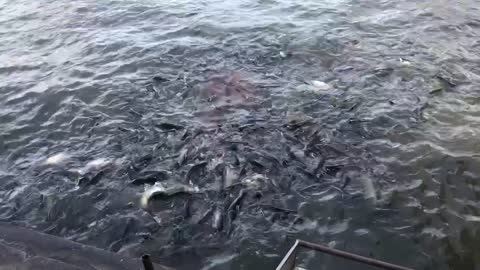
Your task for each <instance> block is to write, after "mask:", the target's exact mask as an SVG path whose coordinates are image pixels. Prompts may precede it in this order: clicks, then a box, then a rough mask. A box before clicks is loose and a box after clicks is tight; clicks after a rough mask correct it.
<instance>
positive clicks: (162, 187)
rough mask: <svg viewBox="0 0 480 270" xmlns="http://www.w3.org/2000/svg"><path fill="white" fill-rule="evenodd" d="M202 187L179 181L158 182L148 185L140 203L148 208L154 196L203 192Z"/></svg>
mask: <svg viewBox="0 0 480 270" xmlns="http://www.w3.org/2000/svg"><path fill="white" fill-rule="evenodd" d="M201 192H202V191H201V190H200V188H198V187H196V186H188V185H184V184H179V183H173V184H172V183H159V182H156V183H155V184H154V185H152V186H150V187H148V188H147V189H146V190H145V192H144V193H143V195H142V197H141V199H140V205H141V207H142V208H144V209H147V208H148V206H149V204H150V200H152V199H153V198H154V197H171V196H174V195H177V194H195V193H201Z"/></svg>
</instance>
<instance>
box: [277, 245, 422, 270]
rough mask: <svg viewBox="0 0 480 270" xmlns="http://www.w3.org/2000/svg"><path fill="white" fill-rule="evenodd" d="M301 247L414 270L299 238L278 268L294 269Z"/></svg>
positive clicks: (388, 268) (384, 266) (395, 269)
mask: <svg viewBox="0 0 480 270" xmlns="http://www.w3.org/2000/svg"><path fill="white" fill-rule="evenodd" d="M300 248H307V249H311V250H315V251H320V252H322V253H325V254H328V255H332V256H335V257H341V258H344V259H347V260H350V261H355V262H358V263H362V264H366V265H370V266H374V267H378V268H381V269H386V270H413V269H411V268H407V267H403V266H400V265H396V264H391V263H387V262H383V261H379V260H375V259H372V258H368V257H363V256H360V255H356V254H353V253H349V252H345V251H341V250H338V249H334V248H329V247H326V246H322V245H319V244H314V243H310V242H306V241H303V240H298V239H297V240H296V241H295V244H293V246H292V247H291V248H290V250H289V251H288V253H287V254H286V255H285V257H284V258H283V259H282V261H281V262H280V264H279V265H278V267H277V268H276V270H294V267H295V260H296V257H297V253H298V250H299V249H300Z"/></svg>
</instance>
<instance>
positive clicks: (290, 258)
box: [276, 240, 299, 270]
mask: <svg viewBox="0 0 480 270" xmlns="http://www.w3.org/2000/svg"><path fill="white" fill-rule="evenodd" d="M298 243H299V241H298V240H297V241H295V244H293V246H292V247H291V248H290V250H289V251H288V253H287V255H285V257H283V260H282V261H281V262H280V264H279V265H278V267H277V269H276V270H293V268H294V267H295V259H296V258H297V248H298Z"/></svg>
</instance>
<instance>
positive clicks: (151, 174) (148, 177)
mask: <svg viewBox="0 0 480 270" xmlns="http://www.w3.org/2000/svg"><path fill="white" fill-rule="evenodd" d="M166 179H168V173H167V172H165V171H146V172H142V173H140V174H139V175H137V176H136V177H135V178H134V179H133V180H132V181H131V182H130V184H132V185H145V184H151V185H153V184H155V183H156V182H158V181H163V180H166Z"/></svg>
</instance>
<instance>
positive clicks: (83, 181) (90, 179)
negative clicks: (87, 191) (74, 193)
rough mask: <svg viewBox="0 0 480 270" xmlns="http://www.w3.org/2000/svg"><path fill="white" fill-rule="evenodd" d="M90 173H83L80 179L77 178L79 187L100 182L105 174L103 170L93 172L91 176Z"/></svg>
mask: <svg viewBox="0 0 480 270" xmlns="http://www.w3.org/2000/svg"><path fill="white" fill-rule="evenodd" d="M90 175H91V174H86V175H83V176H82V177H81V178H80V179H78V183H77V185H78V186H80V187H86V186H90V185H95V184H97V183H98V182H100V179H101V178H102V177H103V176H104V175H105V171H103V170H101V171H99V172H97V173H96V174H94V175H93V176H90Z"/></svg>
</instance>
